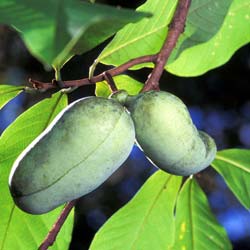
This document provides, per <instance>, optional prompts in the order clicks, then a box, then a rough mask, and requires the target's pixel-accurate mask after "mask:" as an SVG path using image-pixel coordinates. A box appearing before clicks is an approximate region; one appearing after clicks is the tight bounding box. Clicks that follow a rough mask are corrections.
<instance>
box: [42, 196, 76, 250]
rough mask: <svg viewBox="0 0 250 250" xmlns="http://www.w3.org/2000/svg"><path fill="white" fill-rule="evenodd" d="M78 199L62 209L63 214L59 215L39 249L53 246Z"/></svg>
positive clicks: (43, 249)
mask: <svg viewBox="0 0 250 250" xmlns="http://www.w3.org/2000/svg"><path fill="white" fill-rule="evenodd" d="M76 201H77V200H73V201H70V202H69V203H67V205H66V206H65V207H64V209H63V210H62V212H61V214H60V215H59V217H58V219H57V221H56V222H55V224H54V225H53V227H52V229H51V230H50V231H49V233H48V235H47V236H46V238H45V239H44V241H43V242H42V244H41V245H40V246H39V248H38V250H47V249H48V248H49V246H52V245H53V243H54V242H55V240H56V236H57V234H58V233H59V231H60V229H61V227H62V225H63V224H64V222H65V220H66V219H67V217H68V215H69V213H70V211H71V210H72V208H73V207H74V206H75V204H76Z"/></svg>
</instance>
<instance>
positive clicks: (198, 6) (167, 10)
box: [97, 0, 250, 76]
mask: <svg viewBox="0 0 250 250" xmlns="http://www.w3.org/2000/svg"><path fill="white" fill-rule="evenodd" d="M176 2H177V1H175V0H168V1H165V0H157V1H154V0H148V1H147V2H146V3H145V4H144V5H142V6H141V7H139V8H138V10H140V11H148V10H150V11H151V12H152V13H153V14H154V16H153V18H150V19H147V20H146V19H144V20H141V21H140V22H138V23H136V24H130V25H128V26H126V27H124V28H123V29H122V30H121V31H119V32H118V33H117V35H116V36H115V38H114V39H113V40H112V41H111V43H110V44H108V46H107V47H106V48H105V49H104V51H103V52H102V53H101V54H100V56H99V57H98V59H97V61H100V62H102V63H104V64H112V65H119V64H122V63H124V62H125V61H128V60H130V59H132V58H135V57H138V56H142V55H146V54H154V53H157V52H158V51H159V50H160V48H161V46H162V43H163V41H164V38H165V36H166V34H167V25H168V24H169V22H170V19H171V17H172V14H173V11H174V9H175V6H176ZM249 13H250V3H249V1H248V0H237V1H233V0H229V1H209V0H193V1H192V4H191V6H190V10H189V14H188V19H187V22H186V26H185V32H184V33H183V34H182V35H181V37H180V39H179V42H178V44H177V46H176V48H175V50H174V51H173V52H172V55H171V57H170V58H169V61H168V64H167V65H166V69H167V70H168V71H170V72H171V73H173V74H176V75H180V76H196V75H200V74H203V73H205V72H206V71H208V70H210V69H213V68H215V67H218V66H219V65H222V64H223V63H225V62H226V61H228V60H229V59H230V57H231V56H232V54H233V53H234V52H235V51H236V50H237V49H238V48H240V47H241V46H243V45H244V44H247V43H248V42H249V41H250V32H248V31H249V27H250V18H249ZM145 66H148V67H152V66H153V64H150V63H149V64H142V65H138V66H136V67H133V69H138V68H141V67H145Z"/></svg>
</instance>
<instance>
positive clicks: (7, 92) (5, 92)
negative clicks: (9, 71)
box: [0, 85, 23, 109]
mask: <svg viewBox="0 0 250 250" xmlns="http://www.w3.org/2000/svg"><path fill="white" fill-rule="evenodd" d="M22 90H23V87H20V86H12V85H0V109H2V108H3V107H4V105H6V104H7V103H8V102H9V101H11V100H12V99H13V98H15V97H16V96H17V95H19V94H20V93H21V92H22Z"/></svg>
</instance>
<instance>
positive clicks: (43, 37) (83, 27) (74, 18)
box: [0, 0, 148, 69]
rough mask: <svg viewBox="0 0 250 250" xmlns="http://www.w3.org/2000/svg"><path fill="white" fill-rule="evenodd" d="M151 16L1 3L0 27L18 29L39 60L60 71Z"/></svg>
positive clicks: (26, 0)
mask: <svg viewBox="0 0 250 250" xmlns="http://www.w3.org/2000/svg"><path fill="white" fill-rule="evenodd" d="M145 16H148V14H143V13H136V12H134V11H133V10H126V9H118V8H114V7H111V6H105V5H100V4H91V3H88V2H83V1H76V0H69V1H60V0H57V1H54V0H46V1H30V0H22V1H18V0H2V1H1V2H0V23H4V24H9V25H12V26H13V27H15V28H16V29H17V30H18V31H19V32H20V34H21V36H22V38H23V40H24V42H25V44H26V45H27V47H28V48H29V50H30V51H31V53H32V54H33V55H34V56H36V57H37V58H38V59H39V60H41V61H42V62H43V63H45V64H47V65H53V66H54V67H55V68H57V69H60V68H61V67H62V66H63V64H64V63H65V62H67V61H68V60H69V59H70V58H71V57H72V56H73V55H76V54H82V53H83V52H85V51H88V50H90V49H92V48H93V47H95V46H97V45H98V44H100V43H101V42H103V41H104V40H106V39H107V38H108V37H110V36H111V35H112V34H114V33H115V32H116V31H117V30H119V29H120V28H122V27H123V26H124V25H126V24H127V23H130V22H135V21H138V20H140V19H141V18H143V17H145Z"/></svg>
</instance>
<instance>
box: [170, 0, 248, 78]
mask: <svg viewBox="0 0 250 250" xmlns="http://www.w3.org/2000/svg"><path fill="white" fill-rule="evenodd" d="M207 2H210V3H214V4H218V6H219V5H221V4H226V3H227V2H231V1H207ZM206 12H207V13H210V11H209V6H207V11H206ZM216 20H217V19H216V18H215V17H211V18H210V19H209V20H208V21H207V22H209V23H211V25H212V24H214V23H216ZM204 22H206V21H205V20H204ZM200 24H202V23H200ZM202 27H203V28H205V29H206V27H210V26H208V25H203V26H202ZM249 27H250V2H249V0H234V1H233V2H232V5H231V6H230V9H229V11H228V13H227V16H226V18H225V20H224V22H223V24H222V26H221V27H220V29H219V31H218V32H217V33H216V34H215V35H214V36H213V37H212V38H211V39H209V40H208V41H207V42H205V43H197V44H196V45H195V46H193V47H190V48H188V49H186V50H184V51H183V52H182V54H181V55H180V56H179V57H178V58H177V60H175V61H174V62H173V60H170V63H169V65H167V67H166V69H167V70H168V71H169V72H171V73H173V74H176V75H180V76H196V75H201V74H203V73H205V72H207V71H208V70H210V69H213V68H216V67H218V66H220V65H222V64H224V63H226V62H227V61H228V60H229V59H230V58H231V56H232V55H233V54H234V52H235V51H236V50H237V49H239V48H240V47H242V46H243V45H245V44H248V43H249V42H250V28H249ZM210 28H211V27H210ZM185 35H186V33H185V34H184V35H183V36H185ZM190 40H192V36H191V37H190ZM181 46H182V45H181ZM171 61H172V63H171Z"/></svg>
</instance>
